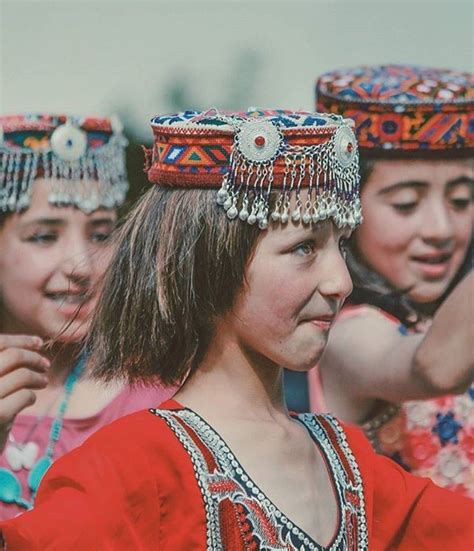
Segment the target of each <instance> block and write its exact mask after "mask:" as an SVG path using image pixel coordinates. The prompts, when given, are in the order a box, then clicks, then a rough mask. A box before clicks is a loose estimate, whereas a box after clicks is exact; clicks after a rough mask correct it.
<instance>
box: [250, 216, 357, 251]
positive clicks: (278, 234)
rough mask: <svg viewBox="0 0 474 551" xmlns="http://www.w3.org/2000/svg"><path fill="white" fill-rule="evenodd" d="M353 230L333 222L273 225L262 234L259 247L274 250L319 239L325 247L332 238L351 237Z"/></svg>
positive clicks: (290, 222)
mask: <svg viewBox="0 0 474 551" xmlns="http://www.w3.org/2000/svg"><path fill="white" fill-rule="evenodd" d="M351 233H352V230H351V228H350V227H349V226H345V227H342V228H338V227H337V226H336V225H335V224H334V222H332V220H330V219H329V220H324V221H321V222H317V223H316V224H314V223H311V224H303V223H302V222H298V223H295V222H292V221H289V222H288V224H285V225H282V224H279V223H276V224H271V225H270V226H269V228H268V230H265V231H263V232H262V234H261V236H260V239H259V243H258V246H259V248H260V249H262V250H267V249H272V248H273V247H279V246H280V245H283V246H284V245H285V244H294V243H295V242H298V241H304V240H305V239H317V240H318V243H319V245H321V246H322V245H324V243H325V242H327V241H328V240H330V239H331V238H334V239H338V238H340V237H341V236H343V237H349V236H350V234H351Z"/></svg>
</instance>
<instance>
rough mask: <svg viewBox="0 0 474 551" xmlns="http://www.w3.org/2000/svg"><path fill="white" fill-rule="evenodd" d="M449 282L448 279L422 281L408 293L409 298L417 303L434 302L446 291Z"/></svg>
mask: <svg viewBox="0 0 474 551" xmlns="http://www.w3.org/2000/svg"><path fill="white" fill-rule="evenodd" d="M450 283H451V282H450V281H436V282H433V283H426V282H423V283H421V284H420V285H417V286H416V287H415V288H414V289H413V290H412V291H411V292H410V293H409V297H410V300H412V301H413V302H418V303H419V304H429V303H430V302H434V301H436V300H438V299H439V298H440V297H441V296H442V295H443V294H444V293H445V292H446V290H447V288H448V287H449V284H450Z"/></svg>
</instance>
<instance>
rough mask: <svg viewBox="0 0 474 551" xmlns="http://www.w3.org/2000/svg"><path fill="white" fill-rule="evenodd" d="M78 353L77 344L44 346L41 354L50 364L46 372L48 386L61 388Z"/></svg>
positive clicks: (78, 347)
mask: <svg viewBox="0 0 474 551" xmlns="http://www.w3.org/2000/svg"><path fill="white" fill-rule="evenodd" d="M79 353H80V346H79V345H77V344H63V343H55V344H52V345H45V347H44V349H43V351H42V352H41V354H42V355H44V356H45V357H46V358H48V360H49V361H50V362H51V367H50V368H49V370H48V377H49V386H51V387H54V386H62V385H63V384H64V381H65V380H66V377H67V376H68V375H69V373H70V372H71V369H72V368H73V366H74V365H75V363H76V361H77V359H78V357H79Z"/></svg>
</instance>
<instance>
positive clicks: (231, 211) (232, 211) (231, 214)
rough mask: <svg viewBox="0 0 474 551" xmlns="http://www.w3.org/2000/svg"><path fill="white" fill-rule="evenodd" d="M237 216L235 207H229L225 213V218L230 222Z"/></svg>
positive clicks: (237, 212)
mask: <svg viewBox="0 0 474 551" xmlns="http://www.w3.org/2000/svg"><path fill="white" fill-rule="evenodd" d="M238 214H239V211H238V210H237V209H236V207H234V206H232V207H230V209H229V210H228V211H227V216H228V218H230V219H231V220H233V219H234V218H236V216H237V215H238Z"/></svg>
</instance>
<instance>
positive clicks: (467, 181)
mask: <svg viewBox="0 0 474 551" xmlns="http://www.w3.org/2000/svg"><path fill="white" fill-rule="evenodd" d="M461 185H471V186H472V185H474V179H473V178H470V177H469V176H459V178H455V179H454V180H450V181H449V182H448V185H447V187H448V188H453V187H456V186H461Z"/></svg>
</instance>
